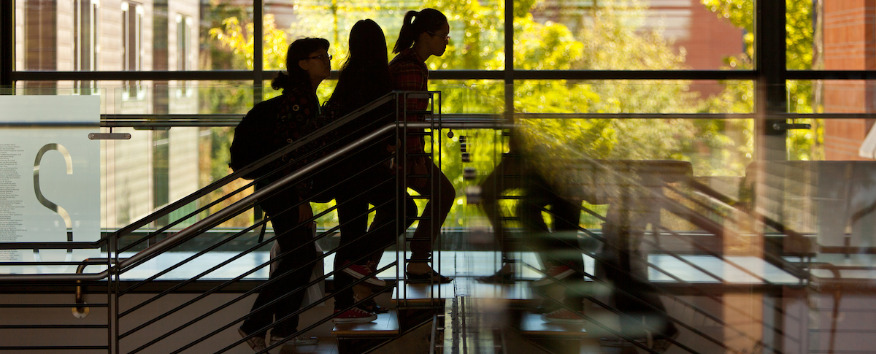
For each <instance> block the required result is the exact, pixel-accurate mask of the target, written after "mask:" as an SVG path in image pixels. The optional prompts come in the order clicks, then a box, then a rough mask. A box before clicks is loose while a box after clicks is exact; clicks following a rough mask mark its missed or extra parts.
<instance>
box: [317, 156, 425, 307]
mask: <svg viewBox="0 0 876 354" xmlns="http://www.w3.org/2000/svg"><path fill="white" fill-rule="evenodd" d="M396 185H397V183H396V180H395V179H394V176H393V175H392V174H390V173H389V171H388V170H387V169H385V168H383V167H381V166H374V167H373V168H370V169H368V170H366V171H364V173H363V175H362V176H361V177H360V178H357V179H356V182H355V183H347V184H345V185H342V186H340V187H339V188H338V192H337V194H336V198H335V201H336V202H337V205H338V209H337V210H338V222H339V223H340V230H341V240H340V245H339V246H338V247H339V249H338V252H337V254H336V255H335V263H334V269H335V270H337V271H336V272H335V290H336V292H335V308H336V309H342V308H345V307H348V306H351V305H352V304H353V290H352V287H351V286H350V284H352V282H353V281H354V280H355V279H354V278H352V277H351V276H349V275H347V274H345V273H344V272H341V271H340V270H341V269H343V267H344V266H345V265H348V264H361V265H365V264H366V263H368V262H373V263H374V265H375V266H376V264H377V262H379V261H380V257H381V256H382V255H383V252H384V250H386V248H387V247H389V246H391V245H393V244H394V243H395V241H396V237H397V236H398V235H399V234H401V233H402V232H404V231H405V230H406V229H407V228H408V226H410V225H411V224H412V223H413V216H414V215H416V211H417V206H416V204H414V201H413V200H411V199H410V198H407V194H406V193H405V192H404V191H401V190H399V189H398V188H397V186H396ZM401 203H404V205H405V207H406V208H407V209H408V213H407V214H408V216H409V217H408V219H407V220H406V221H405V222H402V220H403V219H402V215H403V214H402V210H403V209H402V208H401ZM368 204H372V205H374V206H375V215H374V220H373V221H372V222H371V227H370V228H368V208H369V207H368ZM366 230H367V232H366Z"/></svg>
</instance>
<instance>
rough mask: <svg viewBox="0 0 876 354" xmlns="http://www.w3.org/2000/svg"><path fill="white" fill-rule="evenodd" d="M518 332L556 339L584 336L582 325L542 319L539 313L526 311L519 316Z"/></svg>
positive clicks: (585, 334)
mask: <svg viewBox="0 0 876 354" xmlns="http://www.w3.org/2000/svg"><path fill="white" fill-rule="evenodd" d="M520 332H522V333H523V334H524V335H528V336H537V337H553V338H557V339H575V338H586V337H587V330H586V329H584V325H583V324H581V325H577V324H556V323H550V322H547V321H545V320H544V318H542V316H541V315H540V314H536V313H531V312H527V313H524V314H522V316H521V318H520Z"/></svg>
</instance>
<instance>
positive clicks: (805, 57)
mask: <svg viewBox="0 0 876 354" xmlns="http://www.w3.org/2000/svg"><path fill="white" fill-rule="evenodd" d="M701 1H702V3H703V5H705V6H706V7H708V8H709V10H711V11H712V12H713V13H715V14H716V15H718V17H720V18H724V19H727V20H728V21H730V23H732V24H733V25H735V26H737V27H739V28H742V29H744V30H745V37H744V41H745V47H746V50H745V53H743V55H740V56H737V57H731V58H726V63H727V65H728V67H729V68H738V69H752V68H754V64H753V58H754V33H755V29H754V22H753V21H754V0H701ZM785 4H786V8H787V16H786V17H785V21H786V24H785V31H786V36H785V45H786V47H787V50H786V57H787V64H786V67H787V68H788V70H808V69H812V68H813V66H814V65H815V63H813V56H814V53H815V48H814V44H815V40H814V38H815V32H814V29H813V25H812V24H813V22H814V19H813V16H814V15H815V14H814V13H813V6H812V1H811V0H786V2H785ZM737 88H738V86H737V87H735V88H729V89H728V91H725V95H724V97H725V98H727V97H728V96H732V95H733V94H736V96H735V97H736V98H737V101H744V102H753V98H749V97H741V96H740V95H744V96H750V94H747V93H743V92H740V91H739V90H737ZM787 90H788V97H789V98H790V99H789V100H788V112H794V113H813V112H818V111H819V110H820V107H819V103H818V102H816V101H815V87H813V84H812V82H811V81H791V82H788V84H787ZM713 103H717V102H713ZM718 105H720V104H718ZM726 112H734V111H726ZM812 123H813V124H812V126H813V128H812V129H811V130H808V131H807V130H791V131H789V132H788V141H787V143H788V153H789V158H790V159H791V160H811V159H820V158H821V157H822V156H823V154H824V152H823V151H822V149H821V146H822V145H823V134H821V131H820V128H819V127H821V126H822V124H821V122H812Z"/></svg>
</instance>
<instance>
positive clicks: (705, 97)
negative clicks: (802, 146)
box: [514, 80, 754, 113]
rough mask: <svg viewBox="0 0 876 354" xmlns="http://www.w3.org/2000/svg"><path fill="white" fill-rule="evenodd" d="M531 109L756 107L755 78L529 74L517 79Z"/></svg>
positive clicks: (520, 100) (521, 106) (518, 100)
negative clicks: (600, 77) (537, 76)
mask: <svg viewBox="0 0 876 354" xmlns="http://www.w3.org/2000/svg"><path fill="white" fill-rule="evenodd" d="M514 100H515V102H514V107H515V110H517V111H520V112H527V113H693V112H708V113H751V112H753V109H754V85H753V83H752V82H750V81H722V82H717V81H712V80H698V81H678V80H673V81H670V80H662V81H656V80H598V81H578V80H575V81H572V80H526V81H517V82H515V85H514Z"/></svg>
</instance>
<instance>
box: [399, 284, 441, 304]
mask: <svg viewBox="0 0 876 354" xmlns="http://www.w3.org/2000/svg"><path fill="white" fill-rule="evenodd" d="M454 286H455V285H454V283H453V282H450V283H447V284H434V285H432V284H428V283H414V284H408V283H407V282H405V281H399V282H398V285H397V286H396V287H395V289H394V290H393V292H392V301H393V302H394V303H396V304H401V305H404V304H407V305H428V304H435V303H438V302H440V303H441V304H443V303H444V300H445V299H449V298H452V297H453V296H454V294H455V292H454Z"/></svg>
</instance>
